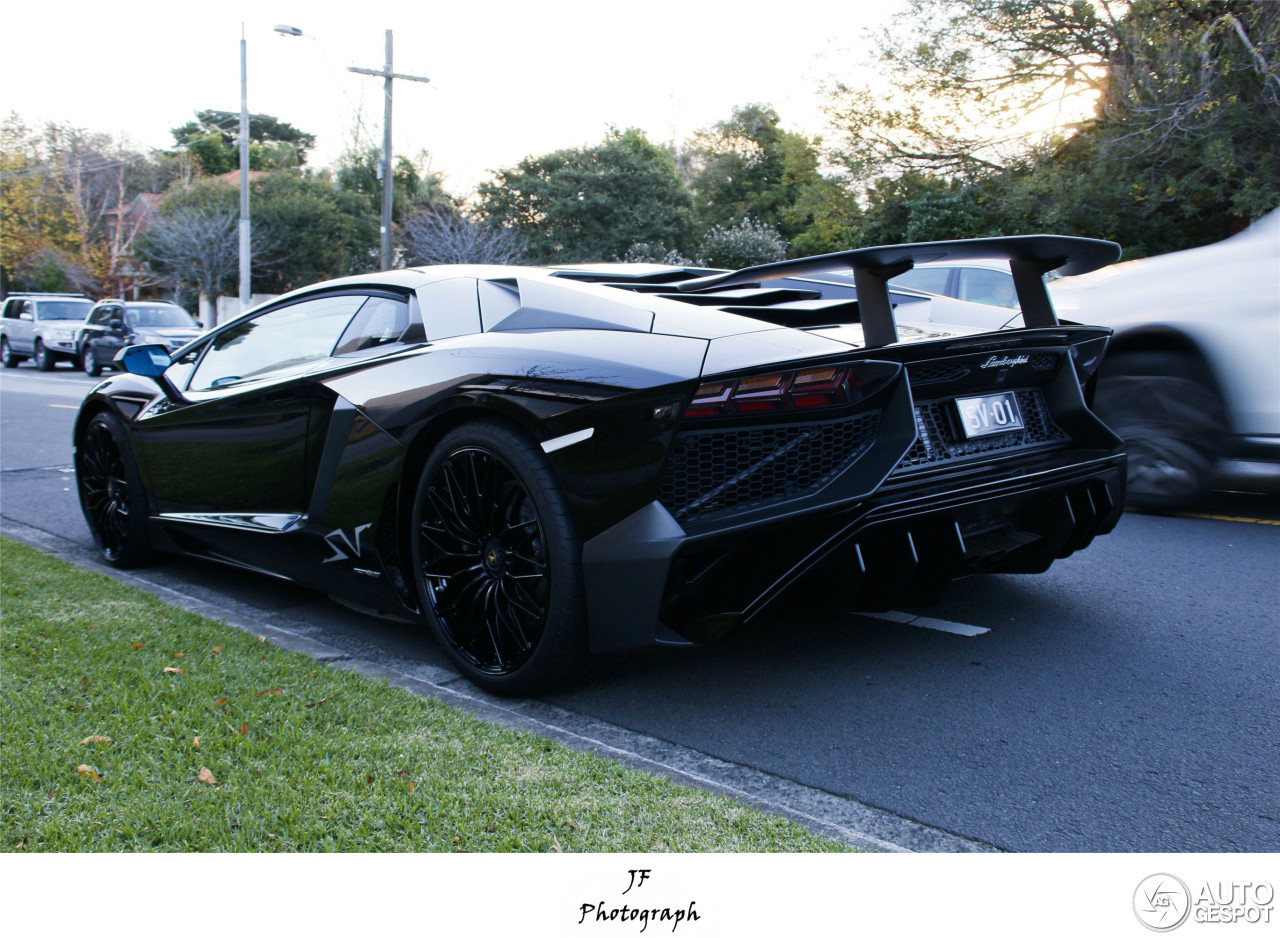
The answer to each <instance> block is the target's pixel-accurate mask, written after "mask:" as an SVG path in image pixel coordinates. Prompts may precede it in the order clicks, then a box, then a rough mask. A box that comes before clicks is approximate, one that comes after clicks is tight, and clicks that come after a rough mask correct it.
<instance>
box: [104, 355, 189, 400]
mask: <svg viewBox="0 0 1280 938" xmlns="http://www.w3.org/2000/svg"><path fill="white" fill-rule="evenodd" d="M113 360H114V362H115V364H116V367H117V368H119V369H121V370H122V371H127V372H128V373H129V374H131V375H141V376H142V377H144V378H151V379H152V380H153V381H155V383H156V384H158V385H160V390H161V391H163V392H164V396H165V397H167V398H168V399H169V400H171V401H175V402H176V401H181V400H182V395H181V394H179V393H178V389H177V387H175V386H174V383H173V382H172V381H170V380H169V379H168V378H166V377H165V374H164V373H165V369H167V368H168V367H169V366H170V365H172V364H173V359H172V358H170V357H169V353H168V352H167V351H165V347H164V346H163V345H128V346H125V347H124V348H122V349H121V350H120V351H118V352H116V357H115V358H114V359H113Z"/></svg>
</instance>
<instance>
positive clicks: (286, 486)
mask: <svg viewBox="0 0 1280 938" xmlns="http://www.w3.org/2000/svg"><path fill="white" fill-rule="evenodd" d="M367 299H368V295H367V294H357V293H350V292H344V293H334V294H324V295H321V296H313V297H308V298H304V299H301V300H298V301H296V302H292V303H286V304H285V305H283V306H277V307H274V308H272V309H269V310H267V311H265V312H263V313H261V314H259V315H256V316H253V317H251V318H249V319H246V320H238V321H236V322H233V323H230V324H228V325H227V326H226V327H224V328H222V329H219V330H217V331H216V332H215V333H213V334H212V335H211V336H210V337H209V338H208V339H207V340H206V341H205V342H204V343H202V344H201V345H200V346H198V347H197V349H195V350H193V352H192V353H188V356H185V357H184V358H186V359H187V361H181V362H179V363H177V364H176V365H175V366H174V367H173V368H172V369H171V373H170V374H169V377H170V378H171V380H172V379H175V378H176V379H177V380H178V381H179V382H180V383H179V384H178V387H179V388H180V395H179V397H180V399H179V400H165V401H162V402H160V403H159V404H157V405H156V406H154V407H152V408H150V409H149V410H148V411H146V412H144V414H143V415H142V416H141V418H140V419H139V421H138V424H137V427H138V431H139V434H140V440H141V443H142V447H141V449H142V451H143V458H144V460H145V464H146V469H147V475H148V493H149V495H150V497H151V500H152V506H151V508H152V512H153V513H183V514H187V515H199V516H201V517H198V518H194V519H193V520H194V521H196V522H197V523H200V522H203V523H206V524H219V523H227V524H232V525H240V526H251V525H252V524H261V525H266V526H268V527H282V526H284V527H287V526H288V524H289V523H290V519H295V520H296V519H297V518H300V517H301V516H302V514H303V513H304V512H305V510H306V497H307V483H306V467H307V451H308V445H309V435H310V433H311V432H312V430H313V411H315V410H316V408H317V406H318V405H319V406H330V405H331V402H327V401H326V402H320V401H319V400H318V399H317V397H316V396H315V395H316V394H317V393H318V389H317V386H316V385H315V383H314V382H313V381H310V380H308V378H309V374H310V372H312V371H313V370H314V369H315V368H316V366H317V364H318V363H322V362H324V361H326V360H328V359H329V358H330V357H331V355H332V352H333V349H334V346H335V345H336V344H337V342H338V339H339V337H340V336H342V334H343V332H344V331H345V330H346V327H347V325H348V323H349V322H350V320H351V319H352V317H353V316H354V314H355V312H356V310H358V309H359V308H360V306H361V305H362V304H363V303H364V302H365V300H367ZM197 356H198V357H197ZM191 359H195V360H194V362H191ZM311 445H314V444H311ZM219 517H221V518H222V519H223V520H222V522H219V520H218V519H219ZM253 519H257V520H256V521H255V520H253Z"/></svg>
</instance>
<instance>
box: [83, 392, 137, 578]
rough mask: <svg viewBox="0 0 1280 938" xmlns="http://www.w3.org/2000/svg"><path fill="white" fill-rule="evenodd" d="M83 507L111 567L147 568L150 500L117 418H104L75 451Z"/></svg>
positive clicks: (88, 430)
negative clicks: (138, 566)
mask: <svg viewBox="0 0 1280 938" xmlns="http://www.w3.org/2000/svg"><path fill="white" fill-rule="evenodd" d="M76 485H77V489H78V491H79V493H80V507H81V509H82V510H83V511H84V517H85V520H86V521H87V522H88V523H89V529H90V530H91V531H92V532H93V539H94V541H95V542H96V543H97V545H98V547H99V548H101V550H102V556H103V558H104V559H106V561H107V562H108V563H110V564H112V565H113V566H117V567H133V566H137V565H139V564H141V563H144V562H146V560H147V559H148V558H149V556H150V553H151V545H150V538H149V536H148V532H147V497H146V493H145V491H144V490H143V487H142V479H141V477H140V476H139V473H138V467H137V465H136V464H135V463H134V461H133V453H132V450H131V449H130V447H129V441H128V439H127V437H126V436H125V431H124V426H123V425H122V424H121V423H120V420H119V418H118V417H116V416H115V415H114V414H110V413H106V412H104V413H100V414H98V415H96V416H95V417H94V418H93V419H92V420H90V421H89V426H88V427H87V428H86V430H85V432H84V434H83V436H81V438H80V440H79V442H78V444H77V446H76Z"/></svg>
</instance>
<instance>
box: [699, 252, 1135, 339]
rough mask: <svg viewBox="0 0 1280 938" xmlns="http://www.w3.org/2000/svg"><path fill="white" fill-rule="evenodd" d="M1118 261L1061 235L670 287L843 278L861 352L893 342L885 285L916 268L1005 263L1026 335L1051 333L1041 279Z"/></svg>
mask: <svg viewBox="0 0 1280 938" xmlns="http://www.w3.org/2000/svg"><path fill="white" fill-rule="evenodd" d="M1119 259H1120V245H1118V244H1116V243H1115V242H1114V241H1099V240H1096V239H1094V238H1071V237H1067V236H1065V235H1017V236H1014V237H1008V238H973V239H970V240H968V241H927V242H923V243H920V244H890V245H884V246H881V247H871V248H859V249H858V250H856V251H841V252H839V253H836V254H820V255H818V256H817V257H802V258H799V259H797V260H792V261H778V262H777V263H774V264H761V265H759V266H758V267H745V268H743V269H742V270H735V271H731V272H730V273H727V274H715V275H713V276H710V277H699V278H698V279H696V280H685V281H682V282H681V283H679V284H675V286H676V289H678V290H680V291H681V292H689V293H696V292H698V291H700V290H707V289H713V288H720V287H732V286H742V285H744V284H748V283H759V282H761V281H763V280H774V279H777V278H780V277H803V276H814V275H816V274H821V273H830V272H832V271H840V270H849V271H852V273H853V281H854V285H855V286H856V287H857V290H858V314H859V318H860V319H861V320H862V332H863V336H864V338H865V340H866V347H867V348H874V347H877V346H881V345H889V344H890V343H893V342H897V341H898V327H897V324H896V323H895V322H894V318H893V306H892V305H891V304H890V302H889V287H888V283H889V281H890V280H891V279H893V278H894V277H896V276H898V275H899V274H901V273H905V272H906V271H908V270H910V269H911V268H912V267H914V266H915V265H916V264H917V263H927V262H929V261H941V260H1008V262H1009V270H1010V272H1011V273H1012V274H1013V286H1014V289H1015V290H1016V291H1017V294H1018V303H1019V305H1021V307H1022V321H1023V323H1024V324H1025V325H1026V326H1027V328H1036V327H1044V326H1056V325H1057V324H1058V317H1057V316H1056V315H1055V314H1054V312H1053V304H1052V303H1051V302H1050V300H1049V291H1048V290H1047V289H1045V283H1044V275H1045V274H1046V273H1048V272H1049V271H1051V270H1061V271H1062V273H1063V274H1064V275H1072V274H1083V273H1087V272H1089V271H1091V270H1097V269H1098V268H1099V267H1105V266H1106V265H1107V264H1111V263H1114V262H1115V261H1117V260H1119Z"/></svg>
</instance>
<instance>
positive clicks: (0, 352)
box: [0, 336, 22, 368]
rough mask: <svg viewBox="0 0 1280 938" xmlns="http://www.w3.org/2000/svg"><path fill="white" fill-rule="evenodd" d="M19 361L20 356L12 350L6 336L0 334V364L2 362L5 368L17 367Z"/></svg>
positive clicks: (20, 359)
mask: <svg viewBox="0 0 1280 938" xmlns="http://www.w3.org/2000/svg"><path fill="white" fill-rule="evenodd" d="M20 361H22V356H21V355H18V354H17V353H15V352H14V350H13V346H12V345H10V344H9V340H8V338H6V337H4V336H0V364H3V365H4V367H6V368H17V367H18V362H20Z"/></svg>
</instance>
